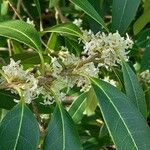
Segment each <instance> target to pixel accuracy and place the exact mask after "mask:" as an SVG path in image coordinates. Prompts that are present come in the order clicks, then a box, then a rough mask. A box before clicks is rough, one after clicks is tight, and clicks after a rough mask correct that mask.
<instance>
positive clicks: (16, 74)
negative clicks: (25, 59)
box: [2, 59, 27, 82]
mask: <svg viewBox="0 0 150 150" xmlns="http://www.w3.org/2000/svg"><path fill="white" fill-rule="evenodd" d="M19 64H20V61H17V62H15V61H14V60H13V59H10V64H9V65H7V66H3V67H2V70H3V71H4V74H5V75H6V76H7V79H8V81H10V82H11V81H15V80H21V81H22V80H26V76H27V72H26V71H24V70H23V68H22V66H20V65H19Z"/></svg>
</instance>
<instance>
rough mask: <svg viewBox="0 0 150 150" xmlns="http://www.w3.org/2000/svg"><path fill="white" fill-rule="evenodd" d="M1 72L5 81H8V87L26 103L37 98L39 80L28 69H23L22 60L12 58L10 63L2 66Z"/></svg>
mask: <svg viewBox="0 0 150 150" xmlns="http://www.w3.org/2000/svg"><path fill="white" fill-rule="evenodd" d="M1 74H2V75H3V82H7V83H8V89H12V90H13V92H15V93H18V94H19V95H20V96H21V97H22V98H23V99H24V101H25V102H26V103H31V101H32V100H33V99H35V98H37V95H38V92H39V88H38V80H37V79H36V78H35V77H34V76H33V75H32V74H30V73H29V72H28V71H25V70H23V67H22V66H21V65H20V61H17V62H15V61H14V60H13V59H10V64H8V65H7V66H3V67H2V71H1ZM20 91H21V94H20Z"/></svg>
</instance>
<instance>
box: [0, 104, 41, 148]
mask: <svg viewBox="0 0 150 150" xmlns="http://www.w3.org/2000/svg"><path fill="white" fill-rule="evenodd" d="M38 142H39V129H38V124H37V121H36V119H35V117H34V115H33V114H32V112H31V111H30V110H29V108H28V107H27V106H26V105H24V104H22V103H20V104H18V105H16V106H15V107H14V108H13V109H12V110H11V111H10V112H8V113H7V115H6V116H5V118H4V119H3V120H2V122H1V124H0V149H1V150H16V149H18V150H27V149H28V150H36V149H37V147H38Z"/></svg>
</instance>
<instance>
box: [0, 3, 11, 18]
mask: <svg viewBox="0 0 150 150" xmlns="http://www.w3.org/2000/svg"><path fill="white" fill-rule="evenodd" d="M0 5H1V9H0V16H5V15H7V13H8V6H9V5H8V1H3V2H1V3H0Z"/></svg>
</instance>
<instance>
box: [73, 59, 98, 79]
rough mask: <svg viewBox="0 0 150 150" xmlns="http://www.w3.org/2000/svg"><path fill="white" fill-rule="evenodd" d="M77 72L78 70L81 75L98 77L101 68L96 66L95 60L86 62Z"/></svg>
mask: <svg viewBox="0 0 150 150" xmlns="http://www.w3.org/2000/svg"><path fill="white" fill-rule="evenodd" d="M75 72H77V73H78V74H79V75H85V76H91V77H98V73H99V69H98V68H97V67H95V65H94V63H93V62H89V63H86V64H84V65H83V66H82V67H80V68H79V69H77V70H76V71H75Z"/></svg>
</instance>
